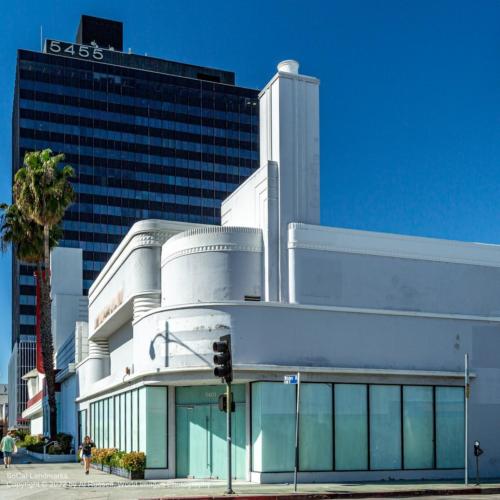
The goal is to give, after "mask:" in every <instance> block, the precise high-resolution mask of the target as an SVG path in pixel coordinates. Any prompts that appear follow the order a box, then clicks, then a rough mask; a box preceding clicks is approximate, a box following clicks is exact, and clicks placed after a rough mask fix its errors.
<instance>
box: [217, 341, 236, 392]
mask: <svg viewBox="0 0 500 500" xmlns="http://www.w3.org/2000/svg"><path fill="white" fill-rule="evenodd" d="M213 351H214V353H215V355H214V364H215V368H214V375H215V376H216V377H220V378H223V379H224V380H225V381H226V383H228V384H229V383H230V382H232V380H233V367H232V365H231V335H223V336H222V337H221V338H220V339H219V341H218V342H214V344H213Z"/></svg>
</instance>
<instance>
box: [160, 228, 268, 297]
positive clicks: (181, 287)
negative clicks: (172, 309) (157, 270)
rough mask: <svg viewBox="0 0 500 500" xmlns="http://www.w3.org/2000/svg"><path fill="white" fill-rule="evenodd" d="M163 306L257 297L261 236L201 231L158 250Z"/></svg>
mask: <svg viewBox="0 0 500 500" xmlns="http://www.w3.org/2000/svg"><path fill="white" fill-rule="evenodd" d="M161 290H162V293H161V295H162V306H176V305H180V304H195V303H199V302H214V301H215V302H218V301H232V300H245V297H259V298H260V297H261V296H262V231H261V230H260V229H254V228H247V227H204V228H197V229H191V230H189V231H185V232H183V233H180V234H178V235H176V236H174V237H172V238H170V239H169V240H168V241H167V242H166V243H165V244H164V245H163V248H162V261H161Z"/></svg>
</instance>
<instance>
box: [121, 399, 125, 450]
mask: <svg viewBox="0 0 500 500" xmlns="http://www.w3.org/2000/svg"><path fill="white" fill-rule="evenodd" d="M119 397H120V450H122V451H125V449H126V443H125V394H120V396H119Z"/></svg>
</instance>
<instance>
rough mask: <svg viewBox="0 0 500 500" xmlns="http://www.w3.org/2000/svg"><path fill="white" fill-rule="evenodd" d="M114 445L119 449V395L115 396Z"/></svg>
mask: <svg viewBox="0 0 500 500" xmlns="http://www.w3.org/2000/svg"><path fill="white" fill-rule="evenodd" d="M113 399H114V400H115V447H116V448H118V449H119V450H120V449H121V445H120V396H115V397H114V398H113Z"/></svg>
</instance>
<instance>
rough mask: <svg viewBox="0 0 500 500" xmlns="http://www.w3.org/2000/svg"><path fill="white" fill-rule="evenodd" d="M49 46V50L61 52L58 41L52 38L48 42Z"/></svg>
mask: <svg viewBox="0 0 500 500" xmlns="http://www.w3.org/2000/svg"><path fill="white" fill-rule="evenodd" d="M49 48H50V51H51V52H56V53H57V52H61V45H60V44H59V42H55V41H54V40H52V41H51V42H50V46H49Z"/></svg>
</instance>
